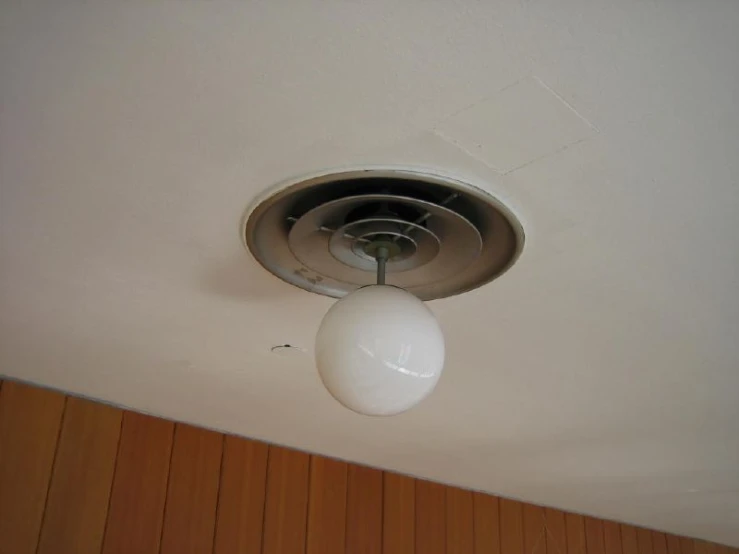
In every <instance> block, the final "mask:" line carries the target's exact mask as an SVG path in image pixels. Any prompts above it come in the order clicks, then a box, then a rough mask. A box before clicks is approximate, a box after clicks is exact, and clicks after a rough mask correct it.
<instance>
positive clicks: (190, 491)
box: [161, 423, 224, 554]
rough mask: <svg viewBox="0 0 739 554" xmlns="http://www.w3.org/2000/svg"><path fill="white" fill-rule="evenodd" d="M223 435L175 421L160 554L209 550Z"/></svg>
mask: <svg viewBox="0 0 739 554" xmlns="http://www.w3.org/2000/svg"><path fill="white" fill-rule="evenodd" d="M223 439H224V437H223V435H222V434H221V433H215V432H213V431H207V430H205V429H198V428H196V427H192V426H190V425H184V424H181V423H178V424H177V425H175V432H174V443H173V444H172V461H171V463H170V468H169V483H168V485H167V500H166V506H165V509H164V524H163V528H162V544H161V554H189V553H192V554H205V553H207V552H212V551H213V536H214V533H215V525H216V505H217V502H218V484H219V479H220V470H221V457H222V454H223Z"/></svg>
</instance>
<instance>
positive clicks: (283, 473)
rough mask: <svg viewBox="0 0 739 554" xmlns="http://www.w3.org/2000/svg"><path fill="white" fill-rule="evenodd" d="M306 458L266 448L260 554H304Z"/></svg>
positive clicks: (306, 508)
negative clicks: (265, 490) (264, 498)
mask: <svg viewBox="0 0 739 554" xmlns="http://www.w3.org/2000/svg"><path fill="white" fill-rule="evenodd" d="M309 472H310V456H309V455H308V454H305V453H304V452H298V451H295V450H288V449H286V448H282V447H279V446H270V447H269V460H268V462H267V497H266V502H265V506H264V538H263V544H262V554H298V553H303V552H305V528H306V517H307V513H308V479H309Z"/></svg>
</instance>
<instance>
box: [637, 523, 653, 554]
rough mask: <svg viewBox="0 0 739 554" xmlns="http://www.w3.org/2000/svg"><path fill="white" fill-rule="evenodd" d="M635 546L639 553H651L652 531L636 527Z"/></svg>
mask: <svg viewBox="0 0 739 554" xmlns="http://www.w3.org/2000/svg"><path fill="white" fill-rule="evenodd" d="M636 546H637V548H638V549H639V554H653V553H652V532H651V531H650V530H649V529H643V528H641V527H638V528H637V529H636Z"/></svg>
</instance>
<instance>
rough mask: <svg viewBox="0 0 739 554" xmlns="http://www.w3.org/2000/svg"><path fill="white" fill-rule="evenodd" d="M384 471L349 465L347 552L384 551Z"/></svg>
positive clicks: (348, 553) (349, 553)
mask: <svg viewBox="0 0 739 554" xmlns="http://www.w3.org/2000/svg"><path fill="white" fill-rule="evenodd" d="M382 488H383V487H382V471H380V470H378V469H372V468H369V467H364V466H359V465H355V464H350V465H349V473H348V476H347V494H346V552H347V554H382V495H383V493H382Z"/></svg>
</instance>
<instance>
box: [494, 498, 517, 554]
mask: <svg viewBox="0 0 739 554" xmlns="http://www.w3.org/2000/svg"><path fill="white" fill-rule="evenodd" d="M500 549H501V551H502V552H503V554H523V506H522V505H521V503H520V502H517V501H515V500H508V499H507V498H501V499H500Z"/></svg>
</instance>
